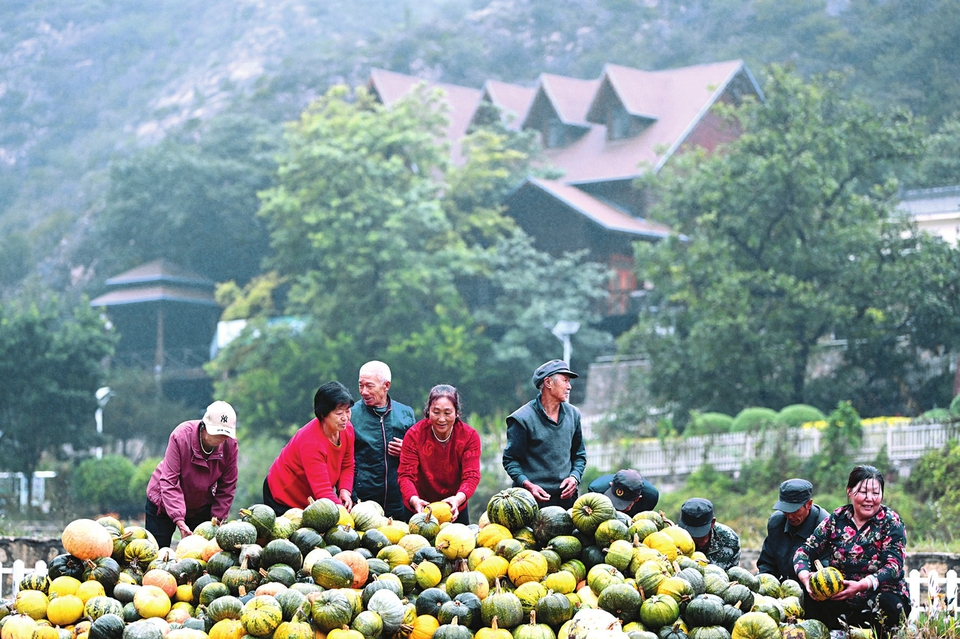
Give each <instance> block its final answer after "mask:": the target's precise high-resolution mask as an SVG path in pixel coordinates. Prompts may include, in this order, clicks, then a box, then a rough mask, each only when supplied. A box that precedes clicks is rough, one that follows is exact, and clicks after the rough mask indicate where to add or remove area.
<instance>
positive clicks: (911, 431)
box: [587, 422, 960, 477]
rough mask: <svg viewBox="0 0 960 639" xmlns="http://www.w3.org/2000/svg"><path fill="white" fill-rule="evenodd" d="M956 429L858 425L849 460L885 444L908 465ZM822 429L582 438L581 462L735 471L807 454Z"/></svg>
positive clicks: (658, 472)
mask: <svg viewBox="0 0 960 639" xmlns="http://www.w3.org/2000/svg"><path fill="white" fill-rule="evenodd" d="M958 435H960V424H958V423H955V422H954V423H946V424H908V425H903V426H887V425H878V426H864V428H863V440H862V444H861V447H860V450H859V451H858V452H857V454H856V455H855V456H854V459H853V461H854V462H870V461H873V460H874V459H876V457H877V454H878V453H879V452H880V450H881V449H882V448H884V447H886V452H887V455H888V456H889V458H890V461H891V462H892V463H893V464H894V465H895V466H900V465H903V466H909V465H910V464H911V463H912V462H913V461H915V460H917V459H918V458H920V457H922V456H923V455H924V454H925V453H927V452H929V451H931V450H935V449H937V448H942V447H943V446H944V445H945V444H946V443H947V442H948V441H949V440H950V439H951V438H956V437H958ZM822 438H823V433H822V431H820V430H819V429H816V428H794V429H788V430H786V431H783V430H779V431H775V430H770V431H765V432H758V433H725V434H723V435H705V436H701V437H687V438H680V437H674V438H670V439H665V440H662V441H661V440H658V439H643V440H634V441H624V442H620V443H612V444H588V445H587V465H588V466H592V467H595V468H598V469H599V470H601V471H604V472H609V471H613V470H617V469H619V468H636V469H637V470H639V471H640V472H642V473H643V474H644V475H645V476H648V477H667V476H682V475H687V474H689V473H692V472H693V471H695V470H696V469H698V468H700V467H701V466H703V465H704V464H709V465H710V466H712V467H713V468H714V469H716V470H719V471H725V472H728V471H737V470H739V469H740V467H741V465H742V464H744V463H746V462H749V461H751V460H754V459H769V458H770V457H771V456H773V455H777V454H782V453H786V452H789V453H790V454H791V455H792V456H795V457H799V458H800V459H808V458H810V457H812V456H813V455H815V454H816V453H817V452H819V451H820V449H821V445H822Z"/></svg>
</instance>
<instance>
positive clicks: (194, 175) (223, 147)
mask: <svg viewBox="0 0 960 639" xmlns="http://www.w3.org/2000/svg"><path fill="white" fill-rule="evenodd" d="M278 137H279V133H278V132H277V131H274V128H273V127H272V126H271V125H269V124H267V123H265V122H263V121H261V120H258V119H256V118H252V117H241V116H221V117H219V118H215V119H213V120H211V121H210V122H209V123H207V124H205V125H204V126H203V127H200V128H197V129H195V130H190V129H188V130H185V131H181V132H179V135H177V136H174V137H172V138H170V139H168V140H165V141H163V142H161V143H160V144H158V145H156V146H153V147H149V148H146V149H143V150H141V151H139V152H137V153H136V154H134V155H133V156H131V157H129V158H126V159H124V160H122V161H118V162H115V163H114V164H113V165H112V166H111V169H110V183H109V186H108V188H107V193H106V203H105V206H104V209H103V211H101V212H100V213H99V215H98V216H97V218H96V223H95V226H94V231H93V235H92V237H91V238H90V241H89V242H88V243H87V244H86V245H85V247H84V248H83V249H82V250H83V251H85V252H86V253H87V254H89V255H87V257H88V258H89V259H90V260H91V261H93V260H95V259H96V260H97V262H98V271H99V272H100V273H103V274H104V275H105V276H110V275H115V274H116V273H117V272H119V271H121V270H123V269H127V268H132V267H134V266H137V265H139V264H142V263H144V262H149V261H151V260H154V259H158V258H166V259H169V260H171V261H173V262H175V263H178V264H180V265H182V266H185V267H187V268H190V269H191V270H194V271H196V272H198V273H200V274H202V275H205V276H207V277H209V278H211V279H213V280H214V281H217V282H221V281H227V280H232V279H236V280H238V281H240V282H241V283H245V282H247V281H248V280H249V279H250V278H252V277H253V276H254V275H256V274H258V273H259V272H260V262H261V260H262V259H263V257H264V255H265V253H266V252H267V248H268V246H267V240H266V237H267V236H266V232H265V229H264V226H263V223H262V221H261V220H260V219H259V218H257V215H256V213H257V209H258V208H259V200H258V199H257V192H258V191H259V190H261V189H264V188H267V187H268V186H270V183H271V179H272V174H273V171H274V168H275V161H274V155H275V153H276V152H277V150H278V148H277V146H278V142H277V138H278Z"/></svg>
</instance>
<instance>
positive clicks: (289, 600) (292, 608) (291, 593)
mask: <svg viewBox="0 0 960 639" xmlns="http://www.w3.org/2000/svg"><path fill="white" fill-rule="evenodd" d="M274 598H275V599H276V600H277V603H278V604H280V609H281V610H282V611H283V620H284V621H293V618H294V616H295V615H296V614H297V613H298V612H302V613H303V614H302V615H301V616H307V613H306V612H305V610H309V608H310V605H309V604H306V605H304V604H305V603H306V601H307V596H306V595H305V594H304V593H302V592H300V591H299V590H294V589H293V588H292V587H291V588H287V589H286V590H282V591H280V592H278V593H277V594H275V595H274Z"/></svg>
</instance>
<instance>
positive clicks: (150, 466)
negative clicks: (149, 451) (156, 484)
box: [129, 457, 162, 507]
mask: <svg viewBox="0 0 960 639" xmlns="http://www.w3.org/2000/svg"><path fill="white" fill-rule="evenodd" d="M161 459H162V457H148V458H147V459H144V460H143V461H142V462H140V463H139V464H138V465H137V468H136V470H134V471H133V475H132V476H131V477H130V484H129V486H130V489H129V490H130V499H132V500H133V501H134V502H136V503H138V504H140V506H141V507H142V506H143V504H144V503H146V501H147V484H148V483H150V476H151V475H153V471H154V470H156V469H157V464H159V463H160V460H161Z"/></svg>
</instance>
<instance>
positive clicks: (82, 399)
mask: <svg viewBox="0 0 960 639" xmlns="http://www.w3.org/2000/svg"><path fill="white" fill-rule="evenodd" d="M112 349H113V338H112V336H111V335H110V334H109V332H108V331H107V329H106V327H105V325H104V320H103V319H102V318H101V317H100V316H99V315H98V314H97V313H96V312H95V311H93V310H92V309H90V308H89V306H88V305H87V304H86V303H81V304H78V305H75V306H73V307H72V308H70V309H68V310H64V309H63V308H62V307H61V306H60V304H59V303H58V301H57V300H56V299H55V298H53V297H51V296H49V295H48V294H43V293H37V294H35V295H33V296H31V297H30V298H29V299H28V298H27V296H26V294H24V296H22V297H20V298H17V299H10V300H5V301H4V304H2V305H0V380H3V383H2V384H0V460H2V464H3V467H4V468H6V469H9V470H13V471H19V472H22V473H24V474H25V475H27V476H30V474H31V473H33V472H34V471H35V470H36V469H37V467H38V464H39V463H40V459H41V456H42V455H43V454H44V453H45V452H47V451H52V452H56V451H60V450H61V449H62V447H63V446H64V445H69V444H72V445H73V446H74V447H76V448H80V449H87V448H90V447H92V446H95V445H97V444H98V443H99V442H98V441H97V437H96V432H95V424H94V412H95V410H96V408H97V401H96V399H95V397H94V393H95V391H96V390H97V388H99V386H100V385H101V384H100V382H101V380H102V376H103V371H102V369H101V361H102V360H103V358H105V357H106V356H107V355H109V354H110V353H111V352H112Z"/></svg>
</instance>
